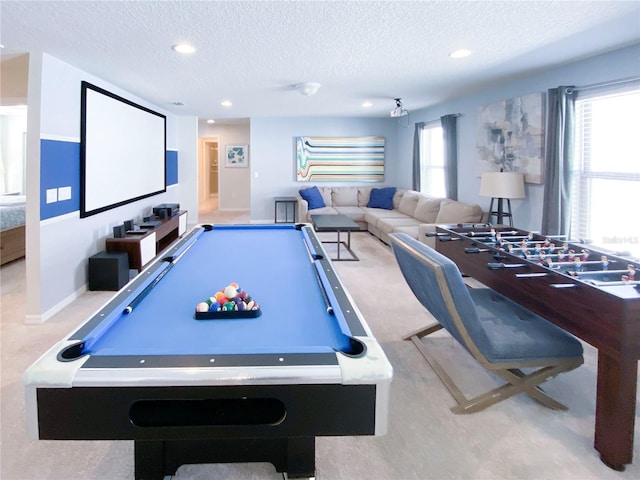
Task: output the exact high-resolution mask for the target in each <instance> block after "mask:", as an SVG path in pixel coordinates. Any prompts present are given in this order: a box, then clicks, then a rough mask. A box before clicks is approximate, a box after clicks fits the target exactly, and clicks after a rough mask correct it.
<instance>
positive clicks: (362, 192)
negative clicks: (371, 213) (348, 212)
mask: <svg viewBox="0 0 640 480" xmlns="http://www.w3.org/2000/svg"><path fill="white" fill-rule="evenodd" d="M356 188H357V189H358V206H359V207H366V206H367V203H369V196H370V195H371V188H372V187H369V186H360V187H356Z"/></svg>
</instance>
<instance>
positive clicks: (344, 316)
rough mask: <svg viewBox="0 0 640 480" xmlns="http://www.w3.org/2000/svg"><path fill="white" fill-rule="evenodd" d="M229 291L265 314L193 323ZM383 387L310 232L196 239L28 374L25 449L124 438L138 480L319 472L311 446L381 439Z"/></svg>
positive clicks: (380, 365)
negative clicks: (184, 473) (238, 468)
mask: <svg viewBox="0 0 640 480" xmlns="http://www.w3.org/2000/svg"><path fill="white" fill-rule="evenodd" d="M231 282H235V283H237V284H238V285H239V286H240V288H241V289H243V290H244V291H245V292H247V293H248V294H249V295H251V296H252V297H253V299H254V300H255V301H256V302H257V303H258V305H259V309H260V310H259V312H260V315H259V316H250V317H243V316H240V317H239V318H238V317H234V316H233V315H229V317H231V318H214V319H197V318H195V317H196V315H195V311H196V305H198V304H199V303H201V302H203V300H205V299H208V298H210V297H211V296H212V295H214V293H215V292H216V291H218V290H220V289H221V288H223V287H224V286H226V285H228V284H229V283H231ZM127 307H132V308H127ZM129 310H131V311H130V312H129ZM391 379H392V367H391V364H390V363H389V361H388V360H387V358H386V356H385V354H384V352H383V350H382V348H381V347H380V345H379V344H378V342H377V341H376V340H375V338H374V337H373V335H372V333H371V331H370V329H369V327H368V325H367V324H366V322H365V321H364V319H363V318H362V315H361V313H360V312H359V310H358V308H357V307H356V305H355V304H354V303H353V300H352V298H351V296H350V295H349V293H348V292H347V291H346V289H345V288H344V285H343V284H342V282H341V281H340V279H339V277H338V275H337V274H336V272H335V270H334V268H333V266H332V263H331V261H330V260H329V259H328V257H327V255H326V253H325V251H324V250H323V247H322V244H321V242H320V241H319V240H318V238H317V237H316V235H315V233H314V231H313V228H312V227H311V226H310V225H307V224H298V225H214V226H211V225H199V226H197V227H195V228H194V229H193V230H191V231H190V232H189V233H188V234H187V235H185V236H184V237H183V238H182V239H181V240H179V241H178V242H176V244H174V245H173V246H172V247H170V248H169V249H168V250H166V251H165V252H164V253H163V255H162V258H159V259H157V260H156V261H154V262H153V263H151V264H150V265H149V266H148V267H147V268H146V269H144V270H143V271H142V272H140V274H139V275H138V276H137V277H136V278H134V279H133V280H131V282H129V283H128V284H127V285H126V286H125V287H124V288H123V289H122V290H120V291H119V292H118V293H116V294H115V295H114V297H113V298H112V299H111V300H110V301H109V302H107V303H106V304H105V305H104V306H103V307H102V308H100V309H99V310H98V311H97V312H95V314H93V315H92V316H91V317H90V318H89V319H87V320H86V322H84V323H83V324H82V325H81V326H79V328H77V330H75V331H74V332H73V333H71V334H70V335H69V336H68V337H66V338H65V339H63V340H62V341H60V342H58V343H57V344H56V345H55V346H53V347H52V348H51V349H50V350H49V351H48V352H47V353H45V354H44V355H43V356H42V357H41V358H40V359H39V360H37V361H36V362H35V363H34V364H33V365H32V366H31V367H30V368H29V369H28V370H27V371H26V372H25V374H24V377H23V380H24V383H25V390H26V406H27V423H28V427H29V431H30V433H31V434H32V436H33V437H34V438H38V439H53V440H134V444H135V448H134V456H135V476H136V478H138V479H143V478H144V479H153V478H163V477H164V476H165V475H173V474H175V472H176V470H177V469H178V467H179V466H180V465H182V464H188V463H216V462H225V463H229V462H251V461H259V462H271V463H272V464H273V465H274V466H275V468H276V470H277V471H278V472H286V473H287V474H288V476H289V477H292V478H295V477H309V476H314V474H315V437H316V436H325V435H330V436H334V435H382V434H384V433H385V431H386V426H387V416H388V401H389V390H390V384H391Z"/></svg>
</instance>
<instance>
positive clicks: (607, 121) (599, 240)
mask: <svg viewBox="0 0 640 480" xmlns="http://www.w3.org/2000/svg"><path fill="white" fill-rule="evenodd" d="M639 111H640V88H638V87H636V88H628V87H626V88H624V89H616V90H609V91H608V92H606V91H602V90H600V91H597V92H587V93H586V94H584V95H580V94H579V95H578V98H577V100H576V132H575V133H576V136H575V163H574V168H573V184H572V199H573V202H572V215H571V218H572V222H571V231H572V236H573V237H576V236H577V237H579V238H584V239H589V240H592V241H593V243H594V244H596V245H598V246H601V247H604V248H606V249H610V250H613V251H628V252H630V253H631V254H632V255H634V256H640V213H638V210H637V204H638V194H639V193H640V149H639V148H638V142H639V140H640V119H639V118H638V112H639Z"/></svg>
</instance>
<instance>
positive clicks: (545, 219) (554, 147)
mask: <svg viewBox="0 0 640 480" xmlns="http://www.w3.org/2000/svg"><path fill="white" fill-rule="evenodd" d="M547 95H548V110H547V111H548V115H547V119H548V120H547V134H546V146H545V169H544V196H543V204H542V228H541V232H542V234H543V235H569V228H570V221H571V169H572V164H573V153H574V152H573V143H574V137H575V95H576V91H575V88H574V87H566V86H560V87H558V88H551V89H549V91H548V93H547Z"/></svg>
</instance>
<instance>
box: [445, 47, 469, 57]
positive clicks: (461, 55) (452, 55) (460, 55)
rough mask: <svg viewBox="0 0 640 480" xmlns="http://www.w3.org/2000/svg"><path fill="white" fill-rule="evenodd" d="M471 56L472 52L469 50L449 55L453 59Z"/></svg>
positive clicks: (457, 51) (462, 49) (461, 50)
mask: <svg viewBox="0 0 640 480" xmlns="http://www.w3.org/2000/svg"><path fill="white" fill-rule="evenodd" d="M469 55H471V50H467V49H466V48H460V49H458V50H456V51H455V52H451V53H450V54H449V56H450V57H451V58H464V57H468V56H469Z"/></svg>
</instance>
